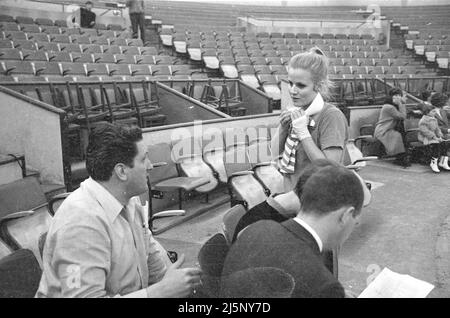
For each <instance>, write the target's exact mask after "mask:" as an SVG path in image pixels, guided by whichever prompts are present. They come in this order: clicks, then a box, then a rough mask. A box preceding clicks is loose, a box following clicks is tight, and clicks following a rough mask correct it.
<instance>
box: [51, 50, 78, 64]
mask: <svg viewBox="0 0 450 318" xmlns="http://www.w3.org/2000/svg"><path fill="white" fill-rule="evenodd" d="M48 60H49V61H50V62H72V55H71V53H69V52H48Z"/></svg>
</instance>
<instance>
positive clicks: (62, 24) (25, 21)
mask: <svg viewBox="0 0 450 318" xmlns="http://www.w3.org/2000/svg"><path fill="white" fill-rule="evenodd" d="M0 23H17V24H20V25H33V24H36V25H38V26H41V27H42V28H46V27H52V26H56V27H59V28H67V21H66V20H51V19H47V18H36V19H33V18H31V17H26V16H17V17H15V18H14V17H12V16H10V15H6V14H1V15H0ZM95 28H96V29H98V30H99V31H101V30H112V31H122V30H123V27H122V26H121V25H119V24H114V23H112V24H108V25H105V24H102V23H96V25H95Z"/></svg>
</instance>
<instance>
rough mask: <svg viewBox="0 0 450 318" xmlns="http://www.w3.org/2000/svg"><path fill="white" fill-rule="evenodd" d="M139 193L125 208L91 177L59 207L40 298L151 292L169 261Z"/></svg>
mask: <svg viewBox="0 0 450 318" xmlns="http://www.w3.org/2000/svg"><path fill="white" fill-rule="evenodd" d="M145 215H146V211H145V209H144V208H143V207H142V205H141V204H140V200H139V198H138V197H135V198H132V199H131V200H130V201H129V203H128V204H127V206H126V207H124V206H122V205H121V204H120V202H119V201H118V200H117V199H116V198H115V197H114V196H112V194H111V193H110V192H109V191H107V190H106V189H105V188H104V187H103V186H102V185H100V184H99V183H97V182H96V181H94V180H93V179H91V178H89V179H87V180H86V181H84V182H83V183H81V185H80V188H79V189H77V190H76V191H75V192H73V193H72V194H71V195H70V196H69V197H68V198H67V199H66V200H65V201H64V202H63V204H62V205H61V206H60V208H59V209H58V212H57V213H56V215H55V217H54V218H53V220H52V223H51V225H50V229H49V232H48V235H47V239H46V242H45V247H44V253H43V274H42V278H41V282H40V285H39V289H38V291H37V293H36V297H120V296H124V297H147V291H146V288H147V287H148V286H149V285H152V284H154V283H156V282H159V281H160V280H161V279H162V278H163V276H164V274H165V272H166V270H167V267H168V266H169V265H170V260H169V258H168V256H167V252H166V251H165V250H164V248H163V247H162V246H161V245H160V244H159V243H158V242H157V241H156V240H155V239H154V238H153V236H152V234H151V232H150V230H149V229H148V226H147V222H146V217H145Z"/></svg>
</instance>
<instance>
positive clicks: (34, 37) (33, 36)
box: [27, 33, 50, 42]
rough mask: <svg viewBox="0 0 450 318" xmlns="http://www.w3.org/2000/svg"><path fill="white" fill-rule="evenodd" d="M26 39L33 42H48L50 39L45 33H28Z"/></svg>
mask: <svg viewBox="0 0 450 318" xmlns="http://www.w3.org/2000/svg"><path fill="white" fill-rule="evenodd" d="M27 36H28V40H31V41H34V42H49V41H50V39H49V37H48V34H46V33H28V34H27Z"/></svg>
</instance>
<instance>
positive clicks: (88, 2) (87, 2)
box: [86, 1, 94, 5]
mask: <svg viewBox="0 0 450 318" xmlns="http://www.w3.org/2000/svg"><path fill="white" fill-rule="evenodd" d="M88 4H90V5H94V4H93V3H92V1H86V5H88Z"/></svg>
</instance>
